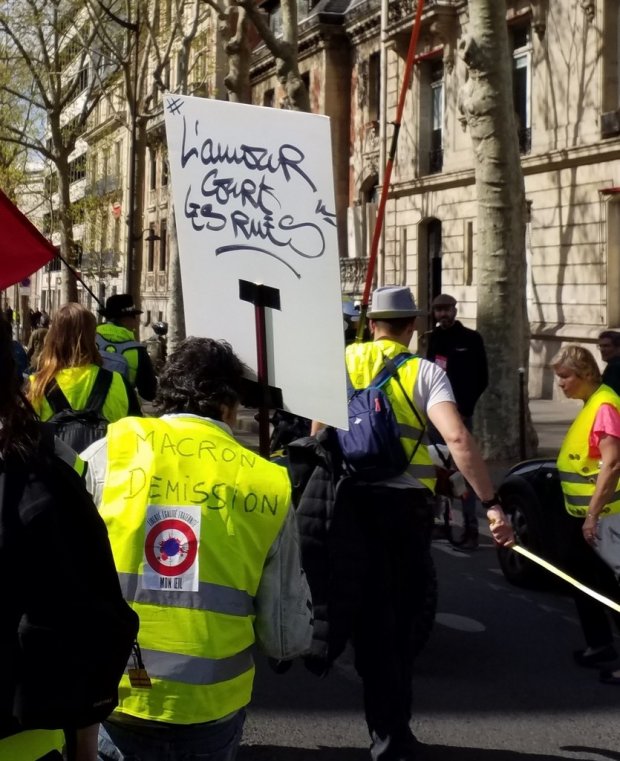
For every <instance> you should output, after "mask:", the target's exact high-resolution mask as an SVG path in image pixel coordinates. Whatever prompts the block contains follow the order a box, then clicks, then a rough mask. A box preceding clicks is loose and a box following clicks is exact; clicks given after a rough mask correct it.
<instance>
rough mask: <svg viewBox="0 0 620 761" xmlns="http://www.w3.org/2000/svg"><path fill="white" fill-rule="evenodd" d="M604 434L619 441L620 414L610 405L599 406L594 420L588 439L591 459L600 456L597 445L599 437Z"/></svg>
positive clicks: (599, 440)
mask: <svg viewBox="0 0 620 761" xmlns="http://www.w3.org/2000/svg"><path fill="white" fill-rule="evenodd" d="M604 434H607V436H614V437H615V438H616V439H620V412H618V410H617V409H616V408H615V407H614V406H613V405H611V404H601V406H600V407H599V410H598V412H597V413H596V417H595V418H594V424H593V425H592V429H591V431H590V437H589V439H588V445H589V447H590V451H589V452H588V454H589V456H590V457H592V458H593V459H596V458H598V457H600V456H601V451H600V449H599V444H600V442H601V436H602V435H604Z"/></svg>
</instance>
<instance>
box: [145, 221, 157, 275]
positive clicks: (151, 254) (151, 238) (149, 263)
mask: <svg viewBox="0 0 620 761" xmlns="http://www.w3.org/2000/svg"><path fill="white" fill-rule="evenodd" d="M155 240H156V238H155V225H154V224H153V223H152V222H151V224H150V225H149V234H148V238H147V242H148V245H149V247H148V249H147V258H146V268H147V270H148V272H153V270H154V269H155Z"/></svg>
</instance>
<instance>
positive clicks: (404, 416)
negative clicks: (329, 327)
mask: <svg viewBox="0 0 620 761" xmlns="http://www.w3.org/2000/svg"><path fill="white" fill-rule="evenodd" d="M405 348H406V347H404V346H402V345H401V344H398V343H396V341H389V340H387V339H381V340H379V341H376V342H373V341H370V342H367V343H359V344H358V343H356V344H351V345H350V346H348V347H347V351H346V364H347V370H348V372H349V375H350V377H351V383H352V384H353V387H354V388H364V387H365V386H368V384H369V383H370V382H371V381H372V380H373V378H374V377H375V376H376V375H377V374H378V373H379V372H380V371H381V370H382V369H383V366H384V361H383V357H384V356H386V357H390V358H394V357H396V356H397V355H398V354H400V353H401V352H402V351H403V350H404V349H405ZM419 367H420V357H413V358H412V359H410V360H408V361H407V362H405V363H404V364H403V365H402V366H401V367H399V370H398V376H399V379H400V382H401V383H402V385H403V388H404V389H405V390H406V392H407V393H409V394H411V396H410V397H409V399H410V401H411V402H413V390H414V388H415V383H416V379H417V376H418V369H419ZM383 390H384V391H385V393H386V395H387V397H388V399H389V400H390V404H391V405H392V410H393V411H394V414H395V416H396V421H397V423H398V426H399V431H400V440H401V444H402V445H403V449H404V450H405V453H406V455H407V457H409V458H410V459H411V456H412V454H413V452H414V450H415V455H414V457H413V460H412V461H411V462H410V463H409V465H408V467H407V471H406V472H407V473H408V474H409V475H411V476H412V477H413V478H415V479H416V480H417V481H418V482H419V483H420V484H422V485H423V486H425V487H427V488H428V489H430V490H431V491H433V492H434V491H435V484H436V481H437V479H436V475H435V474H436V470H435V466H434V465H433V461H432V459H431V457H430V455H429V452H428V435H427V432H426V429H425V428H424V429H422V428H421V427H420V422H419V421H418V419H417V417H416V416H415V415H414V413H413V412H412V411H411V407H410V406H409V404H408V403H407V401H406V399H405V397H404V394H403V391H402V389H401V388H400V386H399V384H398V382H397V381H396V380H394V379H393V378H392V379H390V380H389V381H388V383H386V384H385V386H384V387H383ZM420 417H421V418H422V420H424V419H425V414H424V412H420ZM418 442H420V444H419V446H417V445H418ZM416 447H417V449H416Z"/></svg>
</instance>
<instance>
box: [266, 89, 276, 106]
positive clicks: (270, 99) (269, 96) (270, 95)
mask: <svg viewBox="0 0 620 761" xmlns="http://www.w3.org/2000/svg"><path fill="white" fill-rule="evenodd" d="M275 104H276V92H275V90H274V89H273V87H272V88H270V89H269V90H265V92H264V93H263V106H266V107H267V108H273V107H274V106H275Z"/></svg>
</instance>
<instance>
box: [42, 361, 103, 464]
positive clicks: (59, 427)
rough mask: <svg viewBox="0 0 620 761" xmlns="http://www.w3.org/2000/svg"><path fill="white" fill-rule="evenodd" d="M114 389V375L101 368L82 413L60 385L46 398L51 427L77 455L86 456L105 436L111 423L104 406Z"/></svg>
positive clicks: (48, 393) (47, 394)
mask: <svg viewBox="0 0 620 761" xmlns="http://www.w3.org/2000/svg"><path fill="white" fill-rule="evenodd" d="M111 385H112V373H111V372H110V371H109V370H105V369H104V368H103V367H100V368H99V372H98V373H97V378H96V379H95V383H94V385H93V387H92V390H91V392H90V395H89V397H88V400H87V402H86V407H85V408H84V409H83V410H74V409H73V407H71V405H70V404H69V402H68V401H67V397H66V396H65V395H64V394H63V393H62V391H61V389H60V386H58V385H55V386H54V387H53V388H52V390H51V391H48V392H47V393H46V394H45V398H46V399H47V403H48V404H49V406H50V407H51V408H52V412H53V413H54V414H53V416H52V417H51V418H50V420H48V423H49V424H51V425H52V426H53V427H54V433H55V434H56V436H58V438H59V439H61V440H62V441H64V442H65V443H66V444H68V445H69V446H70V447H71V449H73V450H74V451H75V452H83V451H84V450H85V449H86V447H88V446H89V445H90V444H92V443H93V441H98V440H99V439H102V438H103V437H104V436H105V435H106V431H107V430H108V424H109V421H108V420H107V419H106V418H105V417H104V416H103V405H104V404H105V400H106V397H107V395H108V391H109V390H110V386H111Z"/></svg>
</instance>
